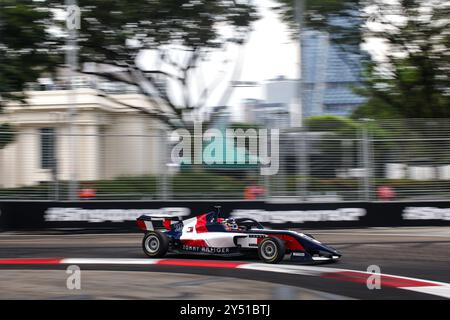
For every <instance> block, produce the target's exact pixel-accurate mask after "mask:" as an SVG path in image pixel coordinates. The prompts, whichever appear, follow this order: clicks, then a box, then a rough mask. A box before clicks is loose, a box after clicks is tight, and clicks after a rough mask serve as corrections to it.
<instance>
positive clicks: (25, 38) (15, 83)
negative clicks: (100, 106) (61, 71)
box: [0, 0, 57, 107]
mask: <svg viewBox="0 0 450 320" xmlns="http://www.w3.org/2000/svg"><path fill="white" fill-rule="evenodd" d="M51 18H52V14H51V12H50V11H49V10H46V9H45V1H41V2H36V1H33V0H2V1H1V2H0V107H1V106H2V102H3V103H4V101H5V100H6V99H23V94H22V91H23V89H24V85H25V84H26V83H27V82H33V81H36V80H37V78H39V77H40V76H41V75H42V73H43V72H45V71H48V70H50V69H52V68H54V67H55V66H56V63H55V62H56V61H57V60H56V56H54V55H52V51H51V49H50V46H51V44H52V43H54V42H52V41H53V40H54V39H53V38H52V36H51V34H50V33H49V32H48V30H47V27H48V26H49V25H50V20H51Z"/></svg>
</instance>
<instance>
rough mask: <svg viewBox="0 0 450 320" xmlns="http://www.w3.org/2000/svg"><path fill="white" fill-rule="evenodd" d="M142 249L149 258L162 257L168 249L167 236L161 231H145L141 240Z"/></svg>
mask: <svg viewBox="0 0 450 320" xmlns="http://www.w3.org/2000/svg"><path fill="white" fill-rule="evenodd" d="M142 249H144V252H145V254H146V255H147V256H149V257H151V258H160V257H163V256H164V255H165V254H166V253H167V251H168V250H169V238H168V237H167V236H166V235H165V234H164V233H162V232H159V231H150V232H147V233H146V234H145V236H144V239H143V240H142Z"/></svg>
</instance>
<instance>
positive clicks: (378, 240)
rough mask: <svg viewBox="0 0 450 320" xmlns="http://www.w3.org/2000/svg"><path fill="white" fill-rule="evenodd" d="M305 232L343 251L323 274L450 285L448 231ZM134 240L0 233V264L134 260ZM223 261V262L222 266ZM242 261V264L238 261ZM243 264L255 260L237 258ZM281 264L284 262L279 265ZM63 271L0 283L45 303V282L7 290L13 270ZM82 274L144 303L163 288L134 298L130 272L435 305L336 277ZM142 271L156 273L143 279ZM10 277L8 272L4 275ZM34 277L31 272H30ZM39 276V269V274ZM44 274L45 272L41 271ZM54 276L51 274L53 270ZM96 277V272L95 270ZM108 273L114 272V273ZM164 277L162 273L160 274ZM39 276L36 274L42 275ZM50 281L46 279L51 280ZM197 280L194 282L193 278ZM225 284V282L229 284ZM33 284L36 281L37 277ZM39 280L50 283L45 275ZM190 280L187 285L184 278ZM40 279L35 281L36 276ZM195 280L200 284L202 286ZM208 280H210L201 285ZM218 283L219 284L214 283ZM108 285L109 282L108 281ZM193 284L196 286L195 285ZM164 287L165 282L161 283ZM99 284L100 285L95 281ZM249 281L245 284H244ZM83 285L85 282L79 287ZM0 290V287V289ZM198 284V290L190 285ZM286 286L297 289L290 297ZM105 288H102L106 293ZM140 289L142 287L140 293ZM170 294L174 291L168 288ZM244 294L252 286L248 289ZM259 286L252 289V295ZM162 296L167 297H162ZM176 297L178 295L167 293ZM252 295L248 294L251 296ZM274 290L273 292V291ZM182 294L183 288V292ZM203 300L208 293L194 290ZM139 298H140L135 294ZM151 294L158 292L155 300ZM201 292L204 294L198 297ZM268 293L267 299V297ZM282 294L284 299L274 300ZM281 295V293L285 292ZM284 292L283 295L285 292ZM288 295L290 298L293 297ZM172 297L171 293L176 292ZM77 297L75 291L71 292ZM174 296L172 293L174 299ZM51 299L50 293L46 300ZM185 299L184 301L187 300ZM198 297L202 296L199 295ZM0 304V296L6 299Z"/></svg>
mask: <svg viewBox="0 0 450 320" xmlns="http://www.w3.org/2000/svg"><path fill="white" fill-rule="evenodd" d="M308 233H311V234H313V235H314V236H316V238H317V239H319V240H320V241H322V242H324V243H327V244H330V245H333V246H334V247H336V248H337V249H339V250H340V251H341V252H342V253H343V257H342V260H341V261H340V262H338V263H336V264H331V265H321V267H324V268H340V269H352V270H360V271H366V270H367V267H368V266H369V265H377V266H379V267H380V268H381V272H382V273H384V274H394V275H398V276H405V277H413V278H419V279H426V280H433V281H439V282H445V283H450V228H447V227H433V228H396V229H385V228H383V229H355V230H350V229H346V230H325V231H324V230H321V231H318V230H317V231H314V230H308ZM141 239H142V235H141V234H110V235H109V234H96V235H88V234H51V235H49V234H47V235H42V234H32V235H26V234H0V259H5V258H49V257H58V258H129V259H142V258H144V255H143V252H142V250H141V248H140V242H141ZM168 258H171V259H192V260H194V259H197V260H198V259H204V257H202V258H192V257H180V256H174V257H170V256H169V257H168ZM226 261H228V260H226ZM241 261H242V260H241ZM244 261H245V262H246V263H253V262H258V261H252V260H244ZM283 264H285V265H286V264H287V265H289V264H290V262H289V261H285V262H283ZM65 267H66V266H63V265H61V266H26V265H22V266H13V265H9V266H5V265H0V268H1V269H3V270H1V271H0V282H2V283H3V282H6V281H7V279H9V280H8V283H9V285H8V286H9V287H10V288H11V291H10V293H9V294H10V297H11V298H14V297H25V298H27V297H33V296H34V297H36V295H35V294H33V292H36V291H37V292H41V294H40V295H37V297H41V298H42V297H43V296H44V297H45V295H43V294H42V291H45V290H41V291H39V290H38V289H39V288H38V287H39V286H40V285H41V286H46V285H48V282H45V283H42V281H41V283H40V284H39V283H37V284H36V283H35V286H36V287H35V288H34V289H31V287H30V288H29V291H30V292H28V293H27V292H25V291H24V290H23V287H21V286H19V285H12V284H11V283H10V282H11V281H12V280H11V279H16V278H17V274H15V273H14V272H13V270H17V269H23V270H30V269H50V268H52V269H59V270H63V269H65ZM82 269H83V270H101V271H103V272H105V271H106V270H107V271H113V272H109V273H108V272H107V273H106V274H107V275H106V276H105V275H104V274H103V273H102V274H101V276H102V277H106V278H108V277H109V278H110V279H111V281H108V283H109V287H108V286H106V287H105V288H104V292H110V291H111V289H112V288H117V287H118V286H119V287H120V288H121V290H122V297H138V298H142V297H148V298H158V294H159V297H160V298H167V297H170V295H168V292H170V290H169V289H168V288H171V286H168V287H167V288H166V289H164V286H162V287H161V286H160V287H161V289H160V290H156V289H155V290H154V291H152V293H151V294H149V293H148V290H147V295H146V294H145V290H144V291H143V293H142V290H143V287H142V286H139V285H138V284H136V283H135V282H134V281H132V279H133V276H132V275H131V274H130V272H131V271H146V272H145V273H142V272H139V273H136V274H139V275H141V276H142V277H145V279H147V280H148V279H155V278H158V279H159V280H161V279H163V278H164V279H167V278H169V279H170V277H171V276H170V275H168V274H167V272H175V273H177V274H178V275H177V276H180V277H184V280H183V281H188V283H189V281H194V282H193V283H198V281H200V282H201V281H206V282H208V281H213V280H211V279H214V278H215V277H226V278H225V279H228V280H224V281H219V282H214V283H215V284H214V286H213V287H214V288H215V289H217V288H219V287H221V286H223V285H222V283H230V281H231V282H233V281H235V282H236V285H235V286H232V287H233V288H234V290H235V291H236V292H238V293H239V296H238V297H239V298H241V299H246V298H248V299H252V298H254V294H253V293H254V292H256V291H258V290H259V291H258V292H265V294H263V295H262V296H261V297H260V298H261V299H273V298H283V299H286V298H293V299H304V298H308V297H309V298H312V299H343V298H346V297H349V298H357V299H436V298H441V299H442V297H440V296H436V295H429V294H424V293H418V292H413V291H406V290H401V289H396V288H389V287H382V289H381V290H368V289H367V286H366V284H365V283H352V282H345V281H342V280H336V279H322V278H316V277H309V276H306V275H293V274H284V273H267V272H261V271H255V270H239V269H222V268H202V267H177V266H158V265H155V266H149V265H141V266H140V265H126V264H125V265H96V264H91V265H85V266H82ZM147 271H152V272H158V273H148V272H147ZM11 272H12V273H11ZM34 272H36V271H34ZM41 272H44V271H41ZM45 272H49V271H45ZM54 272H55V271H54ZM59 272H60V273H59V274H60V275H61V274H62V276H63V278H64V277H67V275H65V273H62V271H59ZM97 272H98V271H97ZM115 272H117V274H116V275H114V274H115ZM162 272H164V273H162ZM97 275H99V273H97ZM28 276H29V278H30V279H35V278H36V277H35V276H34V278H33V277H32V272H31V271H29V272H23V273H21V277H20V278H21V281H20V283H23V281H26V279H24V278H23V277H25V278H27V277H28ZM43 277H44V276H43ZM54 277H56V275H54V274H53V278H54ZM198 277H200V278H198ZM230 277H231V278H233V279H234V280H233V279H230ZM38 278H39V277H38ZM44 278H49V279H50V278H52V276H49V275H48V274H47V275H46V276H45V277H44ZM124 278H125V279H128V280H129V281H126V282H127V285H126V286H124V285H120V284H119V283H118V282H117V279H121V280H123V279H124ZM191 278H192V279H191ZM39 279H41V278H39ZM202 279H203V280H202ZM205 279H210V280H205ZM218 279H222V278H218ZM236 279H246V280H247V281H251V282H249V283H244V282H241V281H242V280H241V281H239V280H236ZM115 281H116V282H115ZM196 281H197V282H196ZM169 282H170V281H169ZM103 283H104V281H103ZM250 283H251V284H252V285H250ZM87 285H88V286H89V283H88V284H87ZM2 286H3V285H2ZM197 286H198V285H197ZM293 287H295V288H297V289H296V290H297V291H295V290H294V291H292V290H293V289H292V288H293ZM108 288H109V290H108ZM147 288H148V287H147ZM175 288H176V287H175ZM250 288H253V290H251V289H250ZM255 288H259V289H255ZM168 290H169V291H168ZM174 290H175V292H178V291H177V290H178V289H174ZM255 290H256V291H255ZM280 290H281V291H280ZM188 291H189V290H188ZM200 291H201V292H204V293H203V294H206V296H208V294H207V292H208V289H204V290H200ZM137 292H141V293H137ZM155 292H158V293H157V294H156V293H155ZM205 292H206V293H205ZM274 292H275V293H274ZM276 292H284V294H278V295H277V294H276ZM286 292H288V293H286ZM289 292H290V293H289ZM294 292H295V293H294ZM178 293H179V292H178ZM79 294H80V293H79ZM211 295H213V296H211V297H212V298H224V299H227V298H229V293H227V292H226V290H225V289H224V290H222V291H221V293H220V294H217V292H215V291H211ZM87 296H88V297H91V298H102V297H107V296H108V295H102V294H101V293H100V292H97V291H95V290H94V291H93V293H92V294H88V295H87ZM176 296H177V298H179V295H176ZM48 297H50V298H52V297H53V298H54V297H55V296H54V295H53V296H52V295H48ZM195 297H196V296H195V295H194V294H193V295H192V296H191V297H189V295H187V296H186V298H195ZM199 297H202V296H201V295H200V296H199ZM2 298H5V297H4V296H2ZM6 298H7V297H6Z"/></svg>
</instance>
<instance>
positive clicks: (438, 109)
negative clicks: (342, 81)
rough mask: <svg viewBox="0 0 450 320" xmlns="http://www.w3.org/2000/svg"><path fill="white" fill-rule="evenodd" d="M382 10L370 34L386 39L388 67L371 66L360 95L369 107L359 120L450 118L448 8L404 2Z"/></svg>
mask: <svg viewBox="0 0 450 320" xmlns="http://www.w3.org/2000/svg"><path fill="white" fill-rule="evenodd" d="M376 10H377V11H378V15H377V18H376V19H375V20H374V23H376V25H375V26H374V27H373V28H371V29H368V30H367V31H366V33H367V36H368V37H375V38H381V39H383V40H384V42H385V44H386V47H387V50H386V54H385V57H384V59H383V61H381V62H376V61H374V62H372V63H370V64H369V65H368V67H367V71H366V75H365V79H366V81H365V85H364V87H363V88H362V89H358V90H357V92H359V93H360V94H363V95H365V96H366V97H368V102H367V103H366V104H365V105H363V106H361V107H360V108H359V109H358V110H356V112H355V113H354V115H353V117H355V118H359V117H373V118H449V117H450V48H449V44H450V29H449V25H448V24H449V17H450V5H449V4H448V2H447V4H444V1H430V2H424V1H418V0H403V1H399V3H390V4H383V5H379V6H378V7H377V8H376ZM393 15H396V16H397V19H395V18H393Z"/></svg>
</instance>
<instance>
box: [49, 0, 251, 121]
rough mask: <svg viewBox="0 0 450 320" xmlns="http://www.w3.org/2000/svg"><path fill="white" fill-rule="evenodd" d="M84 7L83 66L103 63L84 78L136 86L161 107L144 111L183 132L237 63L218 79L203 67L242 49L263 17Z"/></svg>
mask: <svg viewBox="0 0 450 320" xmlns="http://www.w3.org/2000/svg"><path fill="white" fill-rule="evenodd" d="M52 3H53V5H54V6H55V7H60V8H64V6H62V5H61V1H52ZM58 4H59V5H58ZM78 6H79V7H80V8H81V30H79V41H78V43H79V46H80V52H79V54H80V63H84V62H91V63H95V64H96V65H95V66H92V65H91V66H90V67H89V69H84V70H80V71H83V72H85V73H89V74H95V75H97V76H101V77H103V78H106V79H109V80H112V81H120V82H124V83H127V84H131V85H136V86H137V87H138V88H139V90H140V92H141V93H142V94H144V95H146V96H147V97H148V98H149V99H150V100H151V101H153V102H155V103H154V106H155V108H153V109H152V110H148V109H144V108H140V110H141V111H143V112H145V113H148V114H150V115H151V116H153V117H156V118H158V119H160V120H162V121H164V122H165V123H166V124H168V125H170V126H172V127H177V126H183V114H184V113H186V111H188V112H191V111H194V110H196V109H199V108H201V107H202V106H204V104H205V103H206V101H207V99H208V98H209V96H210V94H211V93H212V92H213V91H214V90H215V89H216V87H217V86H218V84H219V83H220V82H221V81H222V80H223V78H224V72H225V71H229V70H232V69H233V68H232V65H231V66H230V63H231V62H233V61H232V60H233V59H231V58H230V55H228V56H226V57H225V59H224V60H223V61H221V62H220V65H218V66H215V67H216V69H217V70H218V71H219V72H218V77H217V79H213V80H211V79H207V78H208V77H207V76H210V75H209V74H208V75H207V76H205V75H203V74H202V73H201V70H199V67H200V65H201V64H202V63H205V62H208V59H209V58H210V55H209V54H210V53H211V52H212V51H214V50H215V51H219V50H223V51H226V50H227V49H228V47H227V46H232V45H237V46H240V45H242V44H243V43H244V42H245V41H246V37H247V34H248V32H249V30H250V27H251V22H252V21H254V20H255V19H256V18H257V17H256V13H255V12H256V11H255V8H254V7H253V5H251V4H250V2H247V1H230V0H198V1H191V0H133V1H131V0H121V1H116V0H104V1H91V0H79V1H78ZM143 53H145V54H143ZM239 67H240V66H239V65H238V66H237V68H239ZM221 68H225V71H223V70H222V71H221ZM208 73H212V71H211V70H208ZM174 91H175V92H176V94H174V93H173V92H174ZM107 98H109V99H112V98H111V97H107ZM116 102H118V101H116ZM118 103H120V102H118Z"/></svg>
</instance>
